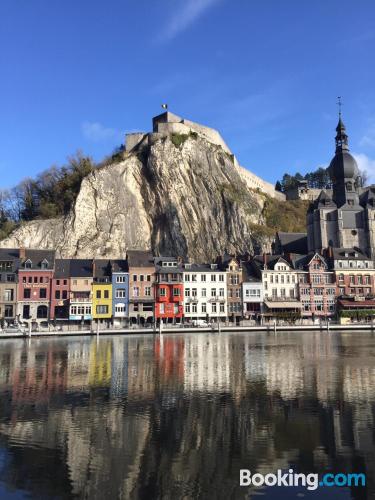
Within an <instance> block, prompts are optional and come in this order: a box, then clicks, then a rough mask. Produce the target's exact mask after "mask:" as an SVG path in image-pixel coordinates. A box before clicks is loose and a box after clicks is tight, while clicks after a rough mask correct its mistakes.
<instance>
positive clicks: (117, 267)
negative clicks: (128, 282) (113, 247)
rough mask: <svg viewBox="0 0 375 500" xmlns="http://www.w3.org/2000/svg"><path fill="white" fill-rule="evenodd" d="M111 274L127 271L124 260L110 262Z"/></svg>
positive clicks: (126, 264) (126, 263)
mask: <svg viewBox="0 0 375 500" xmlns="http://www.w3.org/2000/svg"><path fill="white" fill-rule="evenodd" d="M111 266H112V272H113V273H127V272H128V271H129V267H128V262H127V261H126V260H123V259H122V260H121V259H117V260H111Z"/></svg>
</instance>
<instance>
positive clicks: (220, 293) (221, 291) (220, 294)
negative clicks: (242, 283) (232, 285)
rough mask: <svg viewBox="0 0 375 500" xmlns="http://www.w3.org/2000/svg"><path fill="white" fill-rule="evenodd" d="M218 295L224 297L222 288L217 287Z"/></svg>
mask: <svg viewBox="0 0 375 500" xmlns="http://www.w3.org/2000/svg"><path fill="white" fill-rule="evenodd" d="M238 292H239V290H238ZM219 297H224V288H219Z"/></svg>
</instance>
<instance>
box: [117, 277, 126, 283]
mask: <svg viewBox="0 0 375 500" xmlns="http://www.w3.org/2000/svg"><path fill="white" fill-rule="evenodd" d="M125 279H126V278H125V276H116V283H125Z"/></svg>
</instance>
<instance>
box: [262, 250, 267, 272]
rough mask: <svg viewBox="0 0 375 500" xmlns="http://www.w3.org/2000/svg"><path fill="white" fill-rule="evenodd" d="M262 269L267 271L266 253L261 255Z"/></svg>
mask: <svg viewBox="0 0 375 500" xmlns="http://www.w3.org/2000/svg"><path fill="white" fill-rule="evenodd" d="M263 268H264V270H266V269H267V254H266V252H264V253H263Z"/></svg>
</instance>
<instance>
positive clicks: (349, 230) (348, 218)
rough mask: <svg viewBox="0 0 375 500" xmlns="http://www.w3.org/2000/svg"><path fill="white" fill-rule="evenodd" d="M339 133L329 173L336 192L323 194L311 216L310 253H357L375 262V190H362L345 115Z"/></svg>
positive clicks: (308, 215)
mask: <svg viewBox="0 0 375 500" xmlns="http://www.w3.org/2000/svg"><path fill="white" fill-rule="evenodd" d="M336 132H337V134H336V138H335V140H336V152H335V156H334V157H333V159H332V161H331V164H330V166H329V169H328V171H329V175H330V178H331V182H332V190H330V192H329V193H328V192H327V191H326V190H322V191H321V193H320V195H319V197H318V198H317V199H316V200H315V201H314V202H313V203H312V204H311V205H310V207H309V210H308V212H307V246H308V251H309V252H313V251H316V252H323V251H324V250H326V249H328V248H330V247H331V248H336V249H337V248H339V249H348V250H350V249H355V250H360V251H361V252H362V253H363V254H365V255H367V256H368V257H369V258H371V259H374V258H375V187H368V188H364V187H363V186H362V178H361V175H360V171H359V169H358V165H357V162H356V160H355V159H354V158H353V156H352V155H351V154H350V152H349V142H348V135H347V133H346V129H345V125H344V123H343V121H342V119H341V114H340V117H339V122H338V125H337V127H336Z"/></svg>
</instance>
